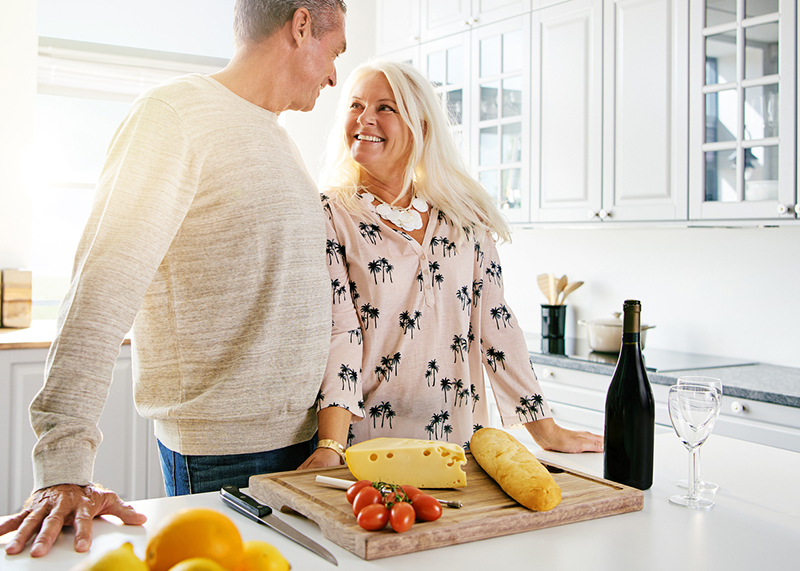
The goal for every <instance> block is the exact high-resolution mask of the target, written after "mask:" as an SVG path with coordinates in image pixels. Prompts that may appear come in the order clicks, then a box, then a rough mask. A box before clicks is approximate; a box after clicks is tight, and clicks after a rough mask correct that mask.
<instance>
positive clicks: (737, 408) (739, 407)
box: [731, 400, 744, 414]
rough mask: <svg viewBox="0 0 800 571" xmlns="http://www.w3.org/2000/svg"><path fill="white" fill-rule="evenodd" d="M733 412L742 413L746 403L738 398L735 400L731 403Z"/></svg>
mask: <svg viewBox="0 0 800 571" xmlns="http://www.w3.org/2000/svg"><path fill="white" fill-rule="evenodd" d="M731 412H732V413H733V414H742V413H743V412H744V405H743V404H742V403H740V402H739V401H738V400H735V401H733V402H732V403H731Z"/></svg>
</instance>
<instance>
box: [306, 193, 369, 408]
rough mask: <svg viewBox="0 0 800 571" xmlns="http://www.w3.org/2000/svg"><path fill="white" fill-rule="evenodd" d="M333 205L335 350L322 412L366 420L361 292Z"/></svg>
mask: <svg viewBox="0 0 800 571" xmlns="http://www.w3.org/2000/svg"><path fill="white" fill-rule="evenodd" d="M329 204H330V203H328V206H327V207H326V214H327V215H328V218H327V241H326V250H327V255H328V270H329V272H330V277H331V302H332V304H333V305H332V319H333V320H332V324H331V346H330V354H329V355H328V364H327V367H326V369H325V376H324V377H323V381H322V387H321V388H320V394H319V395H318V396H317V406H318V408H320V409H321V408H325V407H329V406H338V407H341V408H344V409H347V410H349V411H350V412H351V413H352V414H353V415H355V416H357V417H361V418H363V416H364V411H363V407H364V402H363V391H362V383H361V374H362V371H361V363H362V360H363V338H362V332H361V323H360V322H359V320H358V315H357V314H356V308H355V301H354V299H353V298H354V297H356V298H357V296H358V292H357V291H356V289H355V284H354V283H352V282H351V281H350V279H349V276H348V273H347V252H346V251H345V247H344V245H343V244H344V243H345V240H344V239H342V238H343V237H340V236H339V235H338V234H337V229H336V228H335V226H334V222H333V220H332V218H333V215H332V212H331V208H330V205H329Z"/></svg>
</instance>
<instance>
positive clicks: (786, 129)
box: [690, 0, 797, 219]
mask: <svg viewBox="0 0 800 571" xmlns="http://www.w3.org/2000/svg"><path fill="white" fill-rule="evenodd" d="M693 10H694V12H693V14H692V19H693V21H694V22H702V23H703V24H702V27H701V29H694V30H693V33H692V37H693V42H694V43H693V47H694V48H695V52H696V53H697V54H698V55H696V56H694V57H693V72H692V77H693V80H694V81H696V82H697V83H699V85H700V89H699V91H698V90H696V89H694V88H693V90H692V98H693V101H692V104H693V106H695V109H696V110H697V111H696V112H694V113H693V114H692V125H693V126H692V128H693V129H694V135H693V136H694V137H696V138H697V139H699V147H700V148H699V149H698V148H697V146H694V147H693V151H692V157H691V159H690V160H691V161H692V163H693V165H694V167H693V178H692V180H693V181H699V180H702V188H694V189H693V190H692V201H691V211H690V217H691V218H705V219H709V218H711V219H722V218H780V217H793V216H794V209H793V208H794V205H795V203H796V189H795V165H794V160H795V148H796V147H795V145H796V140H795V125H796V123H795V121H796V108H795V104H794V100H795V65H796V60H795V57H796V51H795V50H796V41H797V40H796V28H795V27H796V21H795V12H794V11H795V10H796V1H795V0H706V1H705V2H697V3H696V6H694V7H693ZM699 54H702V60H701V59H700V56H699ZM700 107H701V108H702V114H701V112H699V108H700ZM701 129H702V131H701ZM695 174H696V175H697V176H694V175H695Z"/></svg>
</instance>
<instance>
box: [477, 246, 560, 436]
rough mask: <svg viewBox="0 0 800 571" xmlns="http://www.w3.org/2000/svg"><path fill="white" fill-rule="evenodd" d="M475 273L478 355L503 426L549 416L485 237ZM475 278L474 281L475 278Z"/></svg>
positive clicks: (492, 248) (496, 261) (497, 261)
mask: <svg viewBox="0 0 800 571" xmlns="http://www.w3.org/2000/svg"><path fill="white" fill-rule="evenodd" d="M481 250H482V252H481V253H482V255H480V256H478V257H477V258H476V265H477V267H476V272H477V271H480V274H481V276H480V279H481V280H482V282H483V288H482V292H481V304H480V310H481V315H480V319H481V355H482V359H483V364H484V367H485V370H486V373H487V375H488V377H489V381H490V383H491V385H492V391H493V392H494V395H495V399H496V400H497V407H498V409H499V411H500V418H501V420H502V422H503V426H509V425H513V424H520V423H525V422H530V421H533V420H540V419H542V418H547V417H550V416H552V413H551V412H550V407H549V406H548V404H547V401H546V400H545V398H544V395H543V394H542V389H541V388H540V386H539V381H538V379H537V378H536V373H535V372H534V370H533V365H532V364H531V362H530V358H529V356H528V347H527V345H526V343H525V336H524V335H523V332H522V329H521V328H520V326H519V323H518V322H517V318H516V317H515V316H514V314H513V313H512V311H511V308H509V307H508V304H507V303H506V302H505V296H504V289H503V270H502V267H501V265H500V257H499V256H498V253H497V248H496V246H495V242H494V240H493V239H492V238H491V237H488V236H487V237H486V238H484V240H483V243H482V244H481ZM476 279H477V278H476Z"/></svg>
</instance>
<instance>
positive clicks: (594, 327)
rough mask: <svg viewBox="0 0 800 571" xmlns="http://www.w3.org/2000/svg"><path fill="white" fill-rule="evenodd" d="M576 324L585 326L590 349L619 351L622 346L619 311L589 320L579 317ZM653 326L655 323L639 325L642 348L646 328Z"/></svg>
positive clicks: (608, 351) (606, 351)
mask: <svg viewBox="0 0 800 571" xmlns="http://www.w3.org/2000/svg"><path fill="white" fill-rule="evenodd" d="M578 325H583V326H585V327H586V328H587V331H588V340H589V348H590V349H591V350H592V351H602V352H605V353H619V350H620V347H621V346H622V319H620V314H619V313H615V314H614V317H606V318H601V319H592V320H591V321H585V320H583V319H579V320H578ZM654 327H655V325H642V326H641V328H640V330H641V335H640V337H639V340H640V342H641V345H642V349H644V342H645V339H646V338H647V330H648V329H653V328H654Z"/></svg>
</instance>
